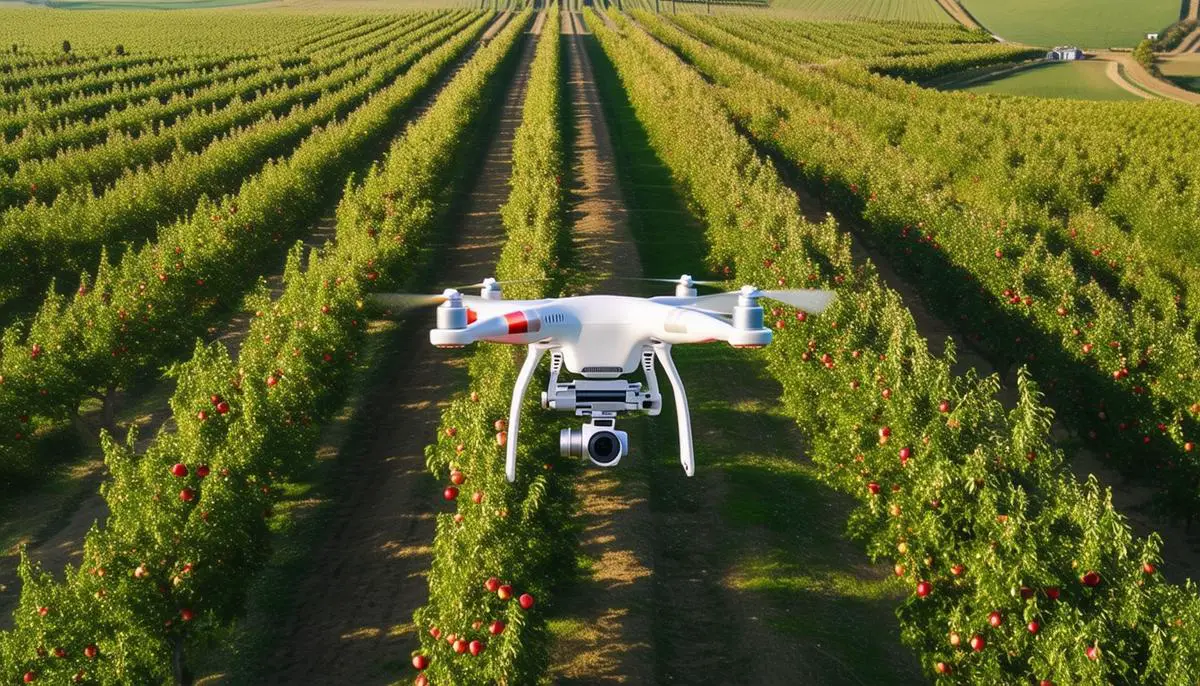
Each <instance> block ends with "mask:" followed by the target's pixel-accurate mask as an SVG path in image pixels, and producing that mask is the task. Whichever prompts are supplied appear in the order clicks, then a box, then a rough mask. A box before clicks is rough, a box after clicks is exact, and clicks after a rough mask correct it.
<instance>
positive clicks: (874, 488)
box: [867, 481, 879, 495]
mask: <svg viewBox="0 0 1200 686" xmlns="http://www.w3.org/2000/svg"><path fill="white" fill-rule="evenodd" d="M867 490H868V491H870V492H871V495H879V484H877V483H875V482H874V481H872V482H871V483H869V484H867Z"/></svg>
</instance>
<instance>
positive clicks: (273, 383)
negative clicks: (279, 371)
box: [267, 374, 279, 388]
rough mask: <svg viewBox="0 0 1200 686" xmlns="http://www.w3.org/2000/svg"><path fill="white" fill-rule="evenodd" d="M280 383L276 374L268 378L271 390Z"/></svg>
mask: <svg viewBox="0 0 1200 686" xmlns="http://www.w3.org/2000/svg"><path fill="white" fill-rule="evenodd" d="M278 383H279V379H278V378H277V377H276V376H275V375H274V374H272V375H271V376H268V377H267V386H268V387H269V388H274V387H275V386H276V384H278Z"/></svg>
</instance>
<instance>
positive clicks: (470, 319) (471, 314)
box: [467, 307, 479, 324]
mask: <svg viewBox="0 0 1200 686" xmlns="http://www.w3.org/2000/svg"><path fill="white" fill-rule="evenodd" d="M476 319H479V315H478V314H477V313H476V312H475V310H472V309H471V308H469V307H468V308H467V323H468V324H474V323H475V320H476Z"/></svg>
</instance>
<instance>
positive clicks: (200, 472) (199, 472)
mask: <svg viewBox="0 0 1200 686" xmlns="http://www.w3.org/2000/svg"><path fill="white" fill-rule="evenodd" d="M211 471H212V470H210V469H209V468H208V465H206V464H202V465H200V466H198V467H196V476H198V477H200V478H201V479H203V478H205V477H207V476H208V475H209V473H210V472H211Z"/></svg>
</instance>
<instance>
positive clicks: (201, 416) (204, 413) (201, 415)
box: [196, 410, 208, 421]
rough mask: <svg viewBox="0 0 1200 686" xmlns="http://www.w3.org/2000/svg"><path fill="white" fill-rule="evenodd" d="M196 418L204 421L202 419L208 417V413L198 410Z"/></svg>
mask: <svg viewBox="0 0 1200 686" xmlns="http://www.w3.org/2000/svg"><path fill="white" fill-rule="evenodd" d="M196 419H199V420H200V421H204V420H206V419H208V413H207V412H205V411H204V410H200V411H199V412H197V413H196Z"/></svg>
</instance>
